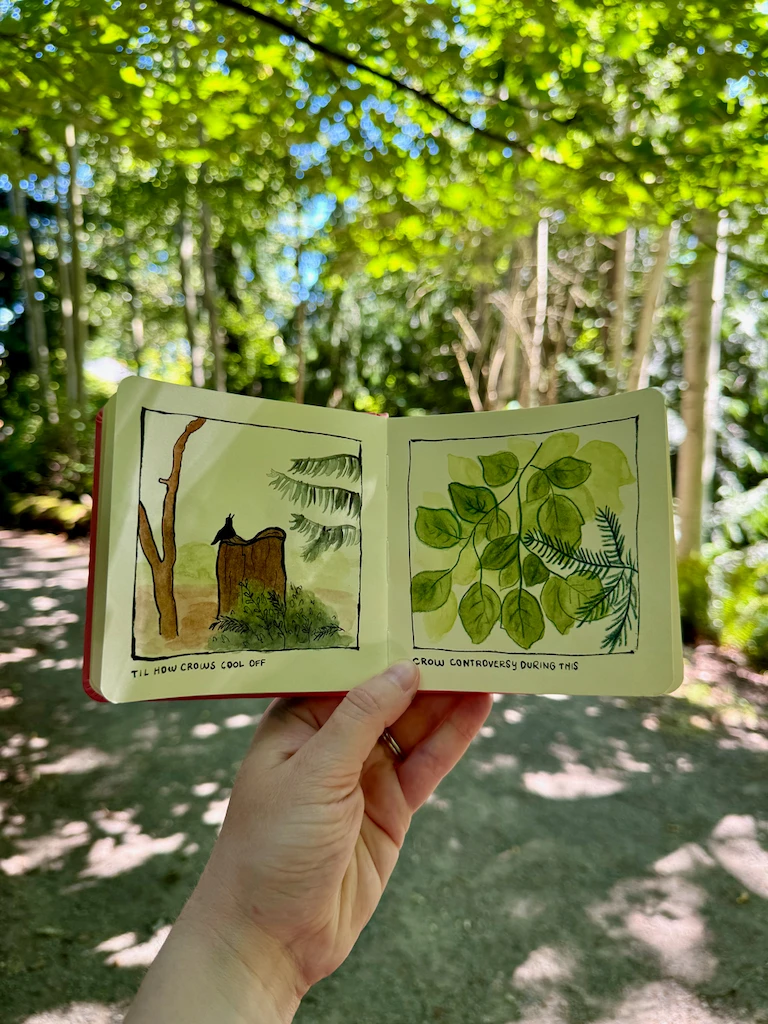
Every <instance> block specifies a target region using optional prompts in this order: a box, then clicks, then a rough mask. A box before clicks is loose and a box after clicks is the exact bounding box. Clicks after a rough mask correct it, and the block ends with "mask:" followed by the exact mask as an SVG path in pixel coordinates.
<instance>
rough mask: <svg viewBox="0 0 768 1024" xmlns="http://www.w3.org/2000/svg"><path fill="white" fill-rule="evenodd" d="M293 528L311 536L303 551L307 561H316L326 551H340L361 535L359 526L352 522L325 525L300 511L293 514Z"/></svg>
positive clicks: (355, 541) (353, 542)
mask: <svg viewBox="0 0 768 1024" xmlns="http://www.w3.org/2000/svg"><path fill="white" fill-rule="evenodd" d="M291 529H292V530H296V531H297V533H304V534H306V535H307V536H308V537H309V543H308V544H307V545H306V547H304V548H303V549H302V552H301V554H302V557H303V558H304V561H305V562H314V560H315V559H316V558H317V557H318V556H319V555H322V554H324V553H325V552H326V551H338V549H339V548H340V547H342V546H343V545H345V544H356V543H357V539H358V537H359V535H360V531H359V530H358V528H357V527H356V526H353V525H352V524H351V523H342V524H341V525H340V526H323V524H322V523H316V522H314V521H313V520H312V519H307V517H306V516H303V515H301V513H300V512H294V513H293V515H292V516H291Z"/></svg>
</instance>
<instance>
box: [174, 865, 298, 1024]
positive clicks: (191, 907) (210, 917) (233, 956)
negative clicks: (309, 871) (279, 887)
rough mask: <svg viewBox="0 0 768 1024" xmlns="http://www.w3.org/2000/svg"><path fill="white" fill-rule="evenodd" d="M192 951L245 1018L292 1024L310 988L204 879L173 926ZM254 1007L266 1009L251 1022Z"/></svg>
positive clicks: (279, 949) (280, 950)
mask: <svg viewBox="0 0 768 1024" xmlns="http://www.w3.org/2000/svg"><path fill="white" fill-rule="evenodd" d="M177 930H178V932H179V933H180V935H181V936H183V938H184V941H185V942H186V943H187V944H189V945H190V946H194V947H198V946H199V947H201V955H203V956H206V957H207V958H208V959H209V960H210V962H211V963H212V964H214V971H215V973H216V976H217V977H218V978H219V979H220V981H221V985H222V988H223V989H225V990H226V992H227V993H228V995H229V997H230V999H231V1001H232V1002H234V997H233V993H238V1008H239V1006H240V1004H242V1007H243V1011H244V1012H243V1016H244V1019H246V1020H248V1021H251V1020H254V1019H258V1020H259V1021H261V1020H262V1017H263V1019H264V1020H265V1021H267V1020H269V1021H270V1022H271V1021H272V1020H274V1021H276V1022H277V1021H279V1022H280V1024H284V1022H285V1024H288V1022H289V1021H291V1020H293V1016H294V1014H295V1013H296V1011H297V1009H298V1007H299V1003H300V1002H301V999H302V997H303V996H304V995H305V994H306V991H307V988H308V986H307V985H306V984H305V983H304V980H303V978H302V976H301V972H300V971H299V969H298V966H297V964H296V963H295V961H294V960H293V958H292V957H291V955H290V953H289V951H288V950H286V949H285V948H284V947H283V946H281V945H280V944H279V943H278V942H277V941H276V940H274V939H273V938H272V937H271V936H269V935H267V934H266V933H265V932H264V931H263V930H262V929H260V928H259V927H258V926H257V925H256V924H255V922H253V921H250V920H248V918H247V915H246V913H244V910H243V908H242V907H241V906H240V905H239V904H238V903H237V901H236V900H235V899H234V898H233V897H232V896H231V894H229V893H228V892H226V891H224V890H222V889H221V887H220V886H219V885H218V884H216V883H215V882H211V880H210V879H209V878H206V876H205V875H204V876H203V878H202V879H201V882H200V884H199V885H198V887H197V889H196V890H195V892H194V893H193V894H192V896H191V897H190V899H189V902H188V903H187V905H186V906H185V907H184V910H183V911H182V913H181V915H180V916H179V919H178V921H177V922H176V925H175V927H174V931H177ZM255 1007H263V1008H264V1010H267V1009H268V1010H269V1016H266V1015H264V1014H262V1015H260V1016H259V1017H258V1018H254V1017H253V1011H254V1008H255Z"/></svg>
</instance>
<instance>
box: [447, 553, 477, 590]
mask: <svg viewBox="0 0 768 1024" xmlns="http://www.w3.org/2000/svg"><path fill="white" fill-rule="evenodd" d="M479 572H480V562H479V560H478V557H477V555H476V554H475V549H474V547H473V546H472V545H471V544H467V546H466V547H465V548H464V549H463V551H462V552H461V554H460V555H459V560H458V562H457V563H456V568H455V569H454V570H453V582H454V583H458V584H459V586H460V587H468V586H469V584H470V583H474V582H475V580H476V579H477V574H478V573H479Z"/></svg>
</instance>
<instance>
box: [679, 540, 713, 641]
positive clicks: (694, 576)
mask: <svg viewBox="0 0 768 1024" xmlns="http://www.w3.org/2000/svg"><path fill="white" fill-rule="evenodd" d="M708 572H709V567H708V565H707V563H706V561H705V560H704V559H703V558H701V556H698V557H692V558H687V559H684V560H682V561H680V562H678V563H677V588H678V593H679V596H680V623H681V626H682V630H683V641H684V642H685V643H687V644H691V643H695V641H696V640H698V639H699V638H704V639H713V636H714V634H715V631H714V630H713V628H712V625H711V623H710V619H709V601H710V594H709V581H708V579H707V575H708Z"/></svg>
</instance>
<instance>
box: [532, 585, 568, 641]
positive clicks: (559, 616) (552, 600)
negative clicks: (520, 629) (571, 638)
mask: <svg viewBox="0 0 768 1024" xmlns="http://www.w3.org/2000/svg"><path fill="white" fill-rule="evenodd" d="M541 606H542V608H543V609H544V614H545V615H546V616H547V618H548V619H549V621H550V622H551V623H552V625H553V626H554V627H555V629H557V631H558V633H562V634H563V636H565V634H566V633H568V632H570V630H571V627H572V626H573V624H574V622H575V621H576V620H575V619H574V617H573V615H571V613H570V610H569V609H570V608H571V590H570V587H569V586H568V584H567V583H566V582H565V580H563V579H560V577H559V576H550V577H549V579H548V580H547V582H546V583H545V584H544V588H543V590H542V591H541Z"/></svg>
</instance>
